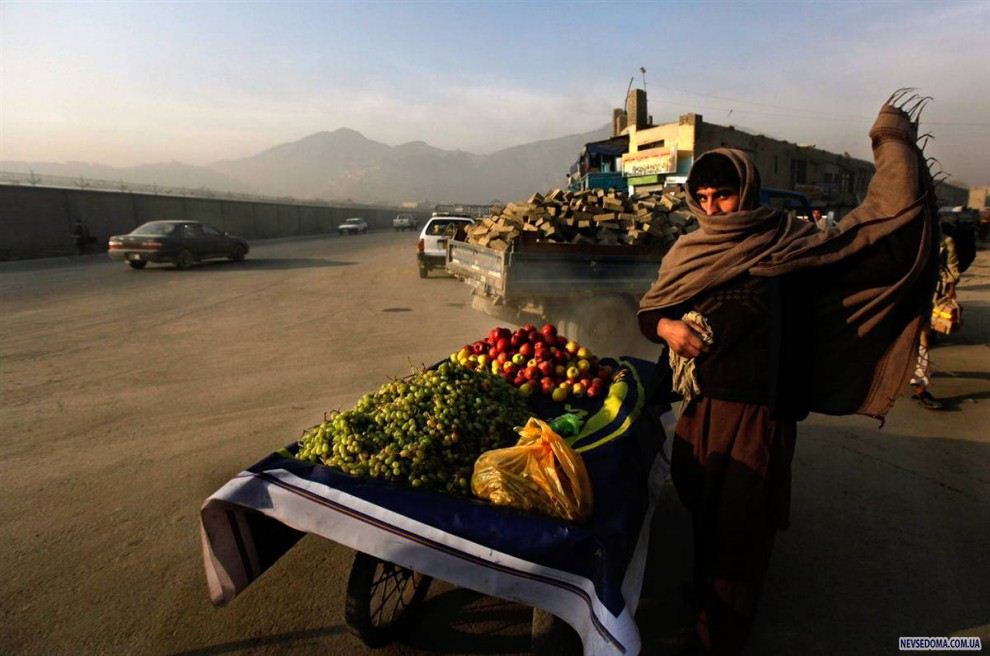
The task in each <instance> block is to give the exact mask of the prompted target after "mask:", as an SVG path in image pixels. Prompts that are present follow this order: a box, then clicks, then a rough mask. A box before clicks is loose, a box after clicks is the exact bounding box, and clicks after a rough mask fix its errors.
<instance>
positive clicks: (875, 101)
mask: <svg viewBox="0 0 990 656" xmlns="http://www.w3.org/2000/svg"><path fill="white" fill-rule="evenodd" d="M988 27H990V2H987V1H983V2H935V1H931V0H928V1H925V2H913V3H912V2H908V3H905V2H802V3H784V2H773V3H738V2H690V3H688V2H684V3H647V2H638V3H619V2H608V3H590V2H579V1H575V0H571V1H569V2H555V3H551V2H545V3H536V2H471V3H459V2H360V3H358V2H306V3H297V4H290V3H263V2H215V3H165V2H160V3H156V2H137V1H135V2H127V3H114V2H100V3H80V2H57V3H56V2H53V3H41V2H12V1H10V0H2V1H0V159H8V160H10V159H17V160H46V161H66V160H82V161H92V162H100V163H104V164H111V165H116V166H126V165H133V164H142V163H149V162H158V161H165V160H179V161H183V162H188V163H193V164H203V163H209V162H213V161H216V160H220V159H229V158H236V157H244V156H248V155H252V154H254V153H256V152H258V151H260V150H263V149H265V148H268V147H270V146H273V145H275V144H278V143H282V142H285V141H292V140H296V139H299V138H301V137H303V136H306V135H308V134H311V133H313V132H317V131H320V130H334V129H336V128H339V127H350V128H354V129H356V130H359V131H360V132H362V133H363V134H365V135H366V136H367V137H369V138H371V139H375V140H378V141H382V142H385V143H388V144H392V145H395V144H399V143H402V142H405V141H412V140H423V141H426V142H428V143H430V144H432V145H435V146H438V147H442V148H460V149H462V150H467V151H472V152H479V153H485V152H491V151H494V150H498V149H500V148H505V147H508V146H512V145H516V144H520V143H525V142H529V141H533V140H536V139H543V138H551V137H557V136H562V135H565V134H572V133H575V132H583V131H587V130H591V129H595V128H597V127H600V126H602V125H604V124H605V123H607V122H608V121H609V120H610V116H611V109H612V108H613V107H618V106H621V103H622V100H623V97H624V95H625V91H626V87H627V85H628V84H629V78H630V77H631V76H633V75H635V77H636V80H635V83H636V84H637V85H639V86H642V77H641V75H640V73H639V68H640V66H643V67H645V68H646V70H647V73H646V87H647V91H648V94H649V107H650V113H651V114H652V115H653V117H654V120H655V122H663V121H666V120H670V119H673V118H676V116H677V115H679V114H681V113H685V112H688V111H697V112H699V113H701V114H703V115H704V116H705V118H706V120H709V121H712V122H715V123H721V124H734V125H737V126H740V127H745V128H748V129H752V130H756V131H759V132H762V133H764V134H768V135H770V136H774V137H778V138H782V139H787V140H790V141H796V142H801V143H814V144H817V145H818V146H819V147H822V148H826V149H828V150H833V151H837V152H842V151H848V152H850V153H851V154H853V155H856V156H860V157H864V156H867V155H868V153H869V147H868V141H867V137H866V132H867V130H868V128H869V124H870V122H871V119H872V116H873V115H874V114H875V111H876V109H877V108H878V107H879V105H880V104H881V102H882V101H883V100H884V99H885V98H886V97H887V96H888V94H889V93H890V92H891V91H892V90H894V89H896V88H898V87H903V86H914V87H918V88H920V89H921V90H922V91H923V92H924V93H925V94H927V95H932V96H934V97H935V103H933V104H932V105H931V106H930V107H929V109H928V110H927V111H926V115H925V119H927V122H926V127H927V128H928V129H929V130H930V131H932V132H933V133H934V134H935V136H936V138H937V141H936V142H935V144H934V145H933V146H931V147H930V148H931V152H932V153H933V154H935V155H936V156H937V157H939V159H940V160H941V161H942V162H943V164H944V166H945V168H946V169H947V170H948V171H950V172H951V173H953V174H954V176H955V178H956V180H957V181H958V180H963V181H966V182H969V183H970V184H987V183H990V112H988V109H990V84H988V80H990V70H988V64H990V39H988V38H987V31H988ZM730 110H731V115H730ZM576 155H577V153H575V156H576Z"/></svg>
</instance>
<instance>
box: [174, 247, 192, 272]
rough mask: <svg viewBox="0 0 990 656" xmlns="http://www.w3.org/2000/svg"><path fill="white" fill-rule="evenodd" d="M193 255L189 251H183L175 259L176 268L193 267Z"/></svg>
mask: <svg viewBox="0 0 990 656" xmlns="http://www.w3.org/2000/svg"><path fill="white" fill-rule="evenodd" d="M193 261H194V260H193V254H192V253H190V252H189V251H182V252H180V253H179V255H178V256H177V257H176V258H175V266H176V268H178V269H188V268H189V267H191V266H192V265H193Z"/></svg>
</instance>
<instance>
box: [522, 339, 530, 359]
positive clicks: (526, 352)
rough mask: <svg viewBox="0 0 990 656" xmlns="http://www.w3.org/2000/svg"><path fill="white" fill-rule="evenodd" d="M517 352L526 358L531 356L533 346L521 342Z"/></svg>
mask: <svg viewBox="0 0 990 656" xmlns="http://www.w3.org/2000/svg"><path fill="white" fill-rule="evenodd" d="M519 352H520V353H522V354H523V356H525V357H526V358H529V357H530V356H532V355H533V345H532V344H530V343H529V342H523V343H522V344H520V345H519Z"/></svg>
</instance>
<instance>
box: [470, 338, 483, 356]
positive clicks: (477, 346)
mask: <svg viewBox="0 0 990 656" xmlns="http://www.w3.org/2000/svg"><path fill="white" fill-rule="evenodd" d="M485 350H486V349H485V343H484V342H482V341H481V340H478V341H477V342H475V343H474V344H472V345H471V352H472V353H474V354H475V355H481V354H482V353H484V352H485Z"/></svg>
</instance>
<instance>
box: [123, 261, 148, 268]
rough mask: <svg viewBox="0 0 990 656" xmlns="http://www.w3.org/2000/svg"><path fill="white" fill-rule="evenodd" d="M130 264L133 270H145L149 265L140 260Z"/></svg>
mask: <svg viewBox="0 0 990 656" xmlns="http://www.w3.org/2000/svg"><path fill="white" fill-rule="evenodd" d="M128 264H130V265H131V268H132V269H143V268H144V267H145V266H147V264H148V263H147V262H145V261H144V260H138V261H136V262H134V261H132V262H128Z"/></svg>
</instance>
